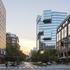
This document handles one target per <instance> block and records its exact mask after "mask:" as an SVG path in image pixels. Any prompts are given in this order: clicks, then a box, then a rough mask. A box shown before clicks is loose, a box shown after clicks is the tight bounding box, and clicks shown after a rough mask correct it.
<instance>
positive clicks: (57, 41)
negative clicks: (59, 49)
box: [57, 34, 59, 42]
mask: <svg viewBox="0 0 70 70" xmlns="http://www.w3.org/2000/svg"><path fill="white" fill-rule="evenodd" d="M58 38H59V36H58V34H57V42H58V41H59V40H58Z"/></svg>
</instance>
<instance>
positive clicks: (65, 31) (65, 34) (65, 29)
mask: <svg viewBox="0 0 70 70" xmlns="http://www.w3.org/2000/svg"><path fill="white" fill-rule="evenodd" d="M66 36H67V27H65V28H64V37H66Z"/></svg>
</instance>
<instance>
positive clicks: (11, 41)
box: [6, 33, 19, 46]
mask: <svg viewBox="0 0 70 70" xmlns="http://www.w3.org/2000/svg"><path fill="white" fill-rule="evenodd" d="M18 43H19V39H18V37H17V36H16V35H15V34H11V33H7V34H6V46H7V45H12V46H16V45H17V44H18Z"/></svg>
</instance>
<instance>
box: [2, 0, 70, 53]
mask: <svg viewBox="0 0 70 70" xmlns="http://www.w3.org/2000/svg"><path fill="white" fill-rule="evenodd" d="M2 1H3V3H4V5H5V8H6V31H7V32H10V33H13V34H16V35H17V36H18V37H19V44H20V45H21V50H22V51H23V52H24V53H26V54H28V53H29V51H30V50H31V49H32V48H33V47H36V18H37V15H42V13H43V10H49V9H51V10H53V11H60V12H67V13H70V0H2Z"/></svg>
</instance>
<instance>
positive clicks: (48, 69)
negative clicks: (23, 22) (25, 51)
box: [0, 62, 70, 70]
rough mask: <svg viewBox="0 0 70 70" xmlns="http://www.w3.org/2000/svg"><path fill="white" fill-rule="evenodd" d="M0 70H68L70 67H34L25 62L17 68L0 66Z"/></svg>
mask: <svg viewBox="0 0 70 70" xmlns="http://www.w3.org/2000/svg"><path fill="white" fill-rule="evenodd" d="M0 70H70V65H51V66H46V67H45V66H42V67H40V66H34V65H32V64H31V63H28V62H25V63H24V64H21V65H20V66H18V67H11V66H8V68H6V67H5V65H0Z"/></svg>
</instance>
